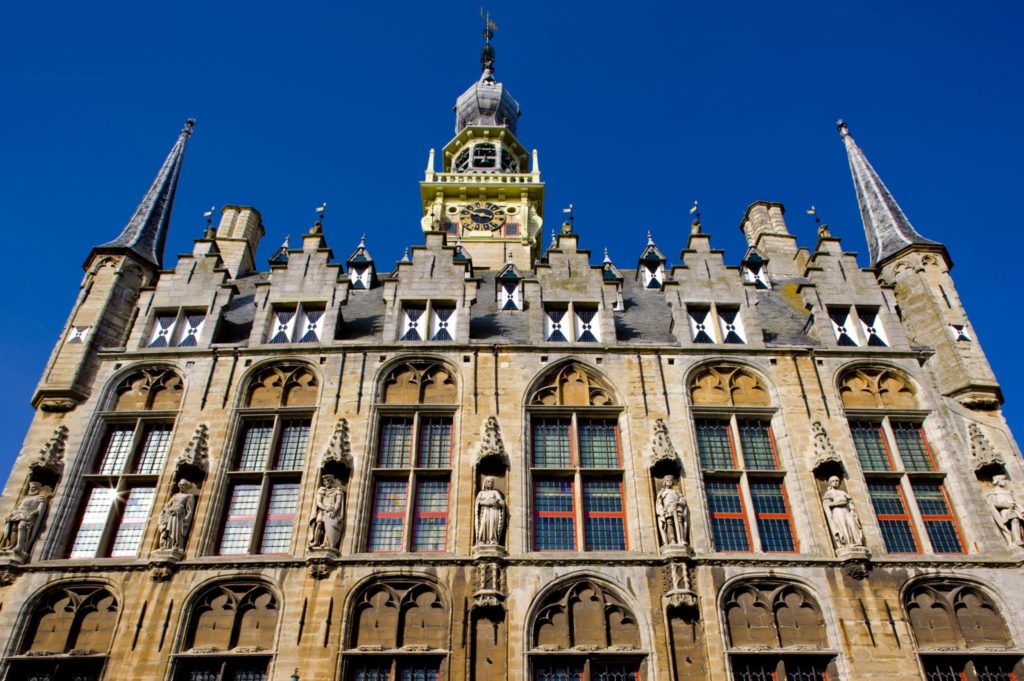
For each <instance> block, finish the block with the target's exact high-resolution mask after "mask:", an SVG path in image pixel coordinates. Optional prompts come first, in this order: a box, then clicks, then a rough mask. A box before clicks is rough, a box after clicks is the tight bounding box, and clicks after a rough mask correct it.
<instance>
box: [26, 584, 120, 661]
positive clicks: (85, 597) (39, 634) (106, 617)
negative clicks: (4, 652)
mask: <svg viewBox="0 0 1024 681" xmlns="http://www.w3.org/2000/svg"><path fill="white" fill-rule="evenodd" d="M117 615H118V602H117V599H116V598H115V597H114V596H113V595H112V594H111V593H110V591H109V590H107V589H106V588H105V587H103V586H100V585H97V584H74V585H62V586H59V587H56V588H52V589H49V590H48V591H46V592H45V593H44V594H43V595H42V596H41V597H40V598H38V599H37V600H36V601H35V604H34V605H33V607H32V610H31V612H30V613H29V615H28V618H29V619H28V625H27V627H26V629H25V636H24V638H23V640H22V643H21V646H20V647H19V648H17V649H16V650H17V654H16V655H13V656H11V657H10V658H9V667H8V674H7V678H9V679H46V680H48V681H65V680H69V681H70V680H71V679H75V681H97V680H98V679H99V678H100V675H101V674H102V672H103V666H104V664H105V663H106V660H107V653H108V652H109V650H110V645H111V643H112V641H113V638H114V630H115V628H116V627H117Z"/></svg>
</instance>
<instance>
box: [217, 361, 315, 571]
mask: <svg viewBox="0 0 1024 681" xmlns="http://www.w3.org/2000/svg"><path fill="white" fill-rule="evenodd" d="M318 388H319V382H318V380H317V377H316V374H314V373H313V371H312V370H311V369H309V368H308V367H306V366H305V365H301V364H275V365H273V366H269V367H265V368H263V369H261V370H259V371H258V372H257V373H256V374H255V375H254V376H252V379H251V380H250V381H249V384H248V386H247V388H246V392H245V396H244V399H243V402H242V407H241V409H239V426H238V430H237V433H238V434H237V437H236V441H235V447H234V452H233V457H232V459H231V465H230V469H229V472H228V474H227V477H228V496H227V498H228V505H227V509H226V510H225V513H224V522H223V523H222V525H221V527H222V529H221V534H220V538H219V543H218V546H217V552H218V553H220V554H221V555H237V554H250V553H264V554H266V553H278V554H284V553H289V552H290V551H291V545H292V535H293V534H294V531H295V511H296V505H297V504H298V500H299V487H300V483H301V481H302V470H303V468H304V466H305V463H306V453H307V450H308V449H309V427H310V421H311V419H312V416H313V409H314V408H315V407H316V400H317V394H318Z"/></svg>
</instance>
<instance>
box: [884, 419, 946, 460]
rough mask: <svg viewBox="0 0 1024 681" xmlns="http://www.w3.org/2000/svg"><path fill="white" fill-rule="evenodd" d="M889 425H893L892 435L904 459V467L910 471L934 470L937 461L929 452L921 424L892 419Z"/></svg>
mask: <svg viewBox="0 0 1024 681" xmlns="http://www.w3.org/2000/svg"><path fill="white" fill-rule="evenodd" d="M889 425H891V426H892V435H893V438H894V439H895V440H896V449H898V450H899V452H900V458H902V459H903V467H904V468H906V469H907V470H908V471H934V470H935V463H934V462H933V461H932V457H931V454H929V452H928V446H927V445H926V444H925V441H924V433H922V432H921V426H919V425H918V424H916V423H907V422H906V421H892V422H890V424H889Z"/></svg>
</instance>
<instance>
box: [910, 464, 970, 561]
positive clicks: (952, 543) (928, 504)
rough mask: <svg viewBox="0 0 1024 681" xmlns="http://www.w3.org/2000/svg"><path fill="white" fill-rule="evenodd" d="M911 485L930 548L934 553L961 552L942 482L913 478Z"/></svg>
mask: <svg viewBox="0 0 1024 681" xmlns="http://www.w3.org/2000/svg"><path fill="white" fill-rule="evenodd" d="M911 487H912V488H913V490H914V498H915V499H917V507H918V509H919V510H920V511H921V517H922V519H923V520H924V528H925V531H927V532H928V539H930V540H931V543H932V550H933V551H935V552H936V553H963V552H964V547H963V544H962V543H961V542H960V533H959V532H958V531H957V526H956V521H955V520H954V519H953V514H952V512H951V511H950V509H949V502H948V500H947V499H946V493H945V491H944V490H943V488H942V483H941V482H938V481H934V480H914V481H912V482H911Z"/></svg>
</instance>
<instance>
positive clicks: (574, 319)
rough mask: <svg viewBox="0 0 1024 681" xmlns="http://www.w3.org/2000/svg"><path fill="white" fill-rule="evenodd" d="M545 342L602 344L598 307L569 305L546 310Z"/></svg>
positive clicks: (584, 304)
mask: <svg viewBox="0 0 1024 681" xmlns="http://www.w3.org/2000/svg"><path fill="white" fill-rule="evenodd" d="M544 340H546V341H549V342H552V343H567V342H569V341H570V340H572V341H575V342H577V343H600V342H601V324H600V318H599V317H598V308H597V306H596V305H588V304H586V303H569V304H568V305H552V306H549V307H545V308H544Z"/></svg>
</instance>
